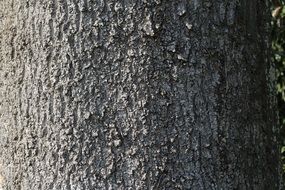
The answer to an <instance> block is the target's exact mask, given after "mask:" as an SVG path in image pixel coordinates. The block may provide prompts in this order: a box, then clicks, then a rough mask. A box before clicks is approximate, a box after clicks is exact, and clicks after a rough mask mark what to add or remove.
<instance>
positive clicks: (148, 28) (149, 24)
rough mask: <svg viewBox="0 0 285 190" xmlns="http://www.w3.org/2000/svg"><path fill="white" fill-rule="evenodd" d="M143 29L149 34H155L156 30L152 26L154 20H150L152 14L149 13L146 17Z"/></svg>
mask: <svg viewBox="0 0 285 190" xmlns="http://www.w3.org/2000/svg"><path fill="white" fill-rule="evenodd" d="M143 30H144V31H145V33H146V34H147V35H149V36H154V31H153V27H152V22H151V20H150V15H148V16H147V17H146V19H145V22H144V25H143Z"/></svg>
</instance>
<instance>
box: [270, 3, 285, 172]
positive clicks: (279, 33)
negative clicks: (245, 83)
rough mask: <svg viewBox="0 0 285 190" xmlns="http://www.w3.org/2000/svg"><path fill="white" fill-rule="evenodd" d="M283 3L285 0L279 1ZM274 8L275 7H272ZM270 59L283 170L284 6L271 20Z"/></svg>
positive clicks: (284, 98) (284, 125)
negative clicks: (274, 73) (277, 111)
mask: <svg viewBox="0 0 285 190" xmlns="http://www.w3.org/2000/svg"><path fill="white" fill-rule="evenodd" d="M281 4H282V5H284V4H285V0H282V1H281ZM274 9H275V10H276V7H274ZM272 49H273V54H272V60H273V62H274V63H275V66H276V69H277V98H278V107H279V119H280V121H279V122H280V125H281V139H282V149H281V153H282V160H283V163H284V164H283V170H284V171H285V7H284V6H283V7H282V9H281V12H280V14H278V15H277V16H276V18H273V21H272Z"/></svg>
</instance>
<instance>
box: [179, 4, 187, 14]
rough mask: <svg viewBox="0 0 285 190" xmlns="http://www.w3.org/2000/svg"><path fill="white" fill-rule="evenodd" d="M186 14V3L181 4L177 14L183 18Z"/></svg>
mask: <svg viewBox="0 0 285 190" xmlns="http://www.w3.org/2000/svg"><path fill="white" fill-rule="evenodd" d="M185 13H186V7H185V3H180V4H179V5H178V7H177V14H178V15H179V16H183V15H184V14H185Z"/></svg>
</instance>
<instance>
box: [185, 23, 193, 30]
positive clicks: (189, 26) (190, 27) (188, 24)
mask: <svg viewBox="0 0 285 190" xmlns="http://www.w3.org/2000/svg"><path fill="white" fill-rule="evenodd" d="M185 25H186V27H187V28H188V30H191V29H192V27H193V25H192V24H190V23H189V22H186V23H185Z"/></svg>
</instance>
